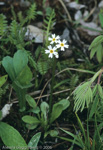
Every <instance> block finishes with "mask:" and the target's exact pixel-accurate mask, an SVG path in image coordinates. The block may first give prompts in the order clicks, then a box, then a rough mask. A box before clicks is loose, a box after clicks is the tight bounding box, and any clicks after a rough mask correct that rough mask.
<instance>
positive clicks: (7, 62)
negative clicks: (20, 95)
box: [2, 56, 16, 81]
mask: <svg viewBox="0 0 103 150" xmlns="http://www.w3.org/2000/svg"><path fill="white" fill-rule="evenodd" d="M2 65H3V67H4V68H5V70H6V72H7V73H8V75H9V77H10V79H11V80H12V81H14V80H15V77H16V74H15V70H14V66H13V59H12V58H11V57H9V56H6V57H4V58H3V61H2Z"/></svg>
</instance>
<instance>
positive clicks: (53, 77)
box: [49, 58, 56, 116]
mask: <svg viewBox="0 0 103 150" xmlns="http://www.w3.org/2000/svg"><path fill="white" fill-rule="evenodd" d="M55 68H56V58H54V62H53V71H52V80H51V82H52V83H51V93H50V101H49V116H50V114H51V111H52V100H53V86H54V81H55Z"/></svg>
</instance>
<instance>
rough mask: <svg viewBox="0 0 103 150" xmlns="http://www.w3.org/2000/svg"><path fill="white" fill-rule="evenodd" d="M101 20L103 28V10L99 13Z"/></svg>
mask: <svg viewBox="0 0 103 150" xmlns="http://www.w3.org/2000/svg"><path fill="white" fill-rule="evenodd" d="M99 20H100V24H101V27H102V28H103V12H100V13H99Z"/></svg>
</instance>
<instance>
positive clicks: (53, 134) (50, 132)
mask: <svg viewBox="0 0 103 150" xmlns="http://www.w3.org/2000/svg"><path fill="white" fill-rule="evenodd" d="M49 134H50V136H51V137H55V136H57V135H58V134H59V132H58V131H57V130H50V131H49Z"/></svg>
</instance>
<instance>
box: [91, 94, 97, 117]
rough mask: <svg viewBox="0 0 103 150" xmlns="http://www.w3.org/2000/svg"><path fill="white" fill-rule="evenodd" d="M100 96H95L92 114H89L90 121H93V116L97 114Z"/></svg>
mask: <svg viewBox="0 0 103 150" xmlns="http://www.w3.org/2000/svg"><path fill="white" fill-rule="evenodd" d="M98 98H99V97H98V94H97V95H96V96H95V98H94V101H93V104H92V107H91V109H90V113H89V119H91V118H92V117H93V115H94V114H95V112H96V109H97V104H98Z"/></svg>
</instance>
